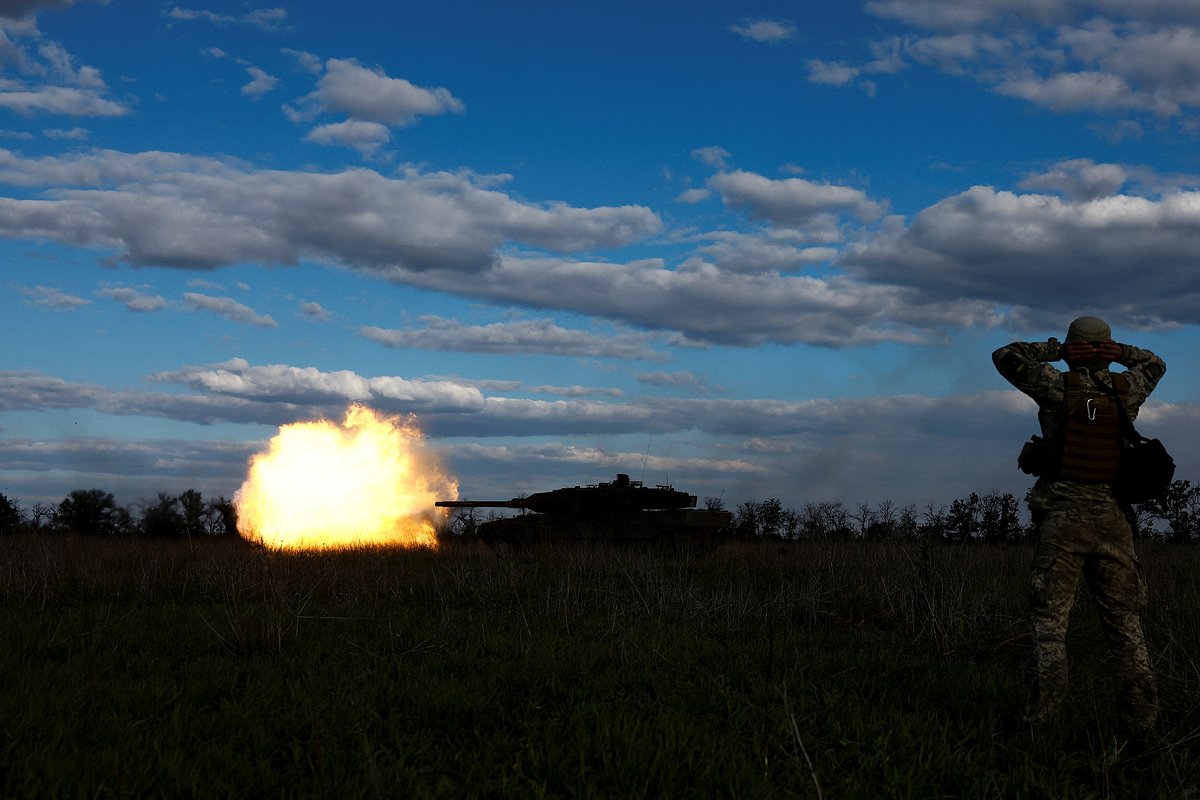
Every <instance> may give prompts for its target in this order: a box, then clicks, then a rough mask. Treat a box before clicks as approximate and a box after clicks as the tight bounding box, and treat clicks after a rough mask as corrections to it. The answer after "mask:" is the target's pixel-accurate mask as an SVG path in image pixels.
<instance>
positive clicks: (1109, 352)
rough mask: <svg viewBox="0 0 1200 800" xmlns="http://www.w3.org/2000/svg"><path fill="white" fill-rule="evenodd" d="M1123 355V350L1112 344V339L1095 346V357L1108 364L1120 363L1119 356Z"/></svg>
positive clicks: (1114, 343)
mask: <svg viewBox="0 0 1200 800" xmlns="http://www.w3.org/2000/svg"><path fill="white" fill-rule="evenodd" d="M1123 355H1125V348H1124V347H1122V346H1121V345H1119V344H1117V343H1116V342H1114V341H1113V340H1112V339H1107V340H1105V341H1103V342H1100V344H1098V345H1096V357H1097V358H1102V359H1104V360H1105V361H1108V362H1109V363H1111V362H1113V361H1120V360H1121V356H1123Z"/></svg>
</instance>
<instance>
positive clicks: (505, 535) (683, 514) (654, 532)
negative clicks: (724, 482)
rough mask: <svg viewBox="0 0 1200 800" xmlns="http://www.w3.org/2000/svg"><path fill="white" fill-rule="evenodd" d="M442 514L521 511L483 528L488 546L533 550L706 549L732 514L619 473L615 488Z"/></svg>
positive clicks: (461, 503)
mask: <svg viewBox="0 0 1200 800" xmlns="http://www.w3.org/2000/svg"><path fill="white" fill-rule="evenodd" d="M435 505H437V506H438V507H440V508H512V509H518V510H520V511H521V513H520V514H517V515H515V516H511V517H500V518H498V519H491V520H488V521H486V522H481V523H480V524H479V528H478V531H479V538H480V539H482V540H483V541H484V542H485V543H487V544H489V545H492V546H496V545H515V546H520V547H529V546H530V545H533V544H536V543H540V542H569V541H595V542H611V543H616V544H620V543H645V544H655V543H662V544H707V543H711V542H714V541H715V540H716V539H717V538H718V537H719V536H720V535H721V534H722V533H723V532H724V531H726V530H728V528H729V525H730V523H731V522H732V520H733V515H731V514H730V513H729V512H728V511H711V510H708V509H697V508H696V507H695V506H696V496H695V495H694V494H688V493H687V492H681V491H678V490H676V489H674V488H672V487H670V486H661V485H659V486H645V485H643V484H642V482H641V481H633V480H630V479H629V476H628V475H626V474H624V473H620V474H618V475H617V477H616V480H614V481H612V482H610V483H599V484H595V485H592V486H573V487H564V488H561V489H553V490H551V491H548V492H535V493H534V494H531V495H528V496H527V497H514V498H513V499H511V500H440V501H438V502H437V503H436V504H435Z"/></svg>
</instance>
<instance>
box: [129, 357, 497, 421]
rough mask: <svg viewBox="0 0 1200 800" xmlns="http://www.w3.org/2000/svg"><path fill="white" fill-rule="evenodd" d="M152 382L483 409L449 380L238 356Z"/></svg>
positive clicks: (249, 395) (297, 400) (312, 401)
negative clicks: (258, 361)
mask: <svg viewBox="0 0 1200 800" xmlns="http://www.w3.org/2000/svg"><path fill="white" fill-rule="evenodd" d="M152 379H153V380H155V381H157V382H160V383H174V384H182V385H185V386H188V387H190V388H192V389H195V390H198V391H202V392H206V393H213V394H217V395H222V396H230V397H237V398H242V399H249V400H261V401H273V402H280V401H282V402H287V403H292V404H296V405H317V406H321V405H324V404H326V403H328V402H329V401H337V402H366V403H386V404H389V405H393V406H394V405H395V404H396V403H404V404H410V405H411V406H412V407H414V408H422V409H440V410H443V411H453V412H462V411H465V410H470V409H474V410H479V409H481V408H482V407H483V403H484V400H483V395H482V394H481V393H480V391H479V390H478V389H476V388H473V387H470V386H464V385H461V384H458V383H454V382H451V381H428V380H409V379H406V378H401V377H397V376H390V375H385V376H379V377H374V378H368V377H364V376H362V375H359V374H358V373H355V372H351V371H349V370H336V371H334V372H323V371H321V370H319V369H316V368H314V367H294V366H290V365H286V364H266V365H262V366H255V365H252V364H250V363H249V362H248V361H246V360H245V359H242V358H235V359H231V360H229V361H227V362H225V363H222V364H214V365H210V366H202V367H184V368H183V369H180V370H176V371H173V372H158V373H155V374H154V375H153V376H152Z"/></svg>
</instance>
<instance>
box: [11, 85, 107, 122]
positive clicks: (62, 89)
mask: <svg viewBox="0 0 1200 800" xmlns="http://www.w3.org/2000/svg"><path fill="white" fill-rule="evenodd" d="M0 108H5V109H8V110H9V111H14V112H16V113H18V114H28V115H32V114H58V115H61V116H65V117H121V116H124V115H125V114H128V113H129V109H128V108H126V107H125V106H123V105H121V104H120V103H116V102H113V101H112V100H106V99H104V98H103V97H100V96H99V94H98V93H97V92H96V91H95V90H93V89H77V88H74V87H70V86H39V87H35V88H31V89H24V90H16V91H0Z"/></svg>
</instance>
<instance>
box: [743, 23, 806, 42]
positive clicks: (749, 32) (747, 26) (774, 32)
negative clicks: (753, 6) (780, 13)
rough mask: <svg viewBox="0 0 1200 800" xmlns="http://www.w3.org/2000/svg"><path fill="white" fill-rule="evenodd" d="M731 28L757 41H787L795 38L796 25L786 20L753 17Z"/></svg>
mask: <svg viewBox="0 0 1200 800" xmlns="http://www.w3.org/2000/svg"><path fill="white" fill-rule="evenodd" d="M729 30H731V31H733V32H734V33H736V34H737V35H738V36H741V37H742V38H744V39H750V40H751V41H755V42H766V43H775V42H785V41H787V40H788V39H791V38H794V37H795V35H796V26H795V25H793V24H792V23H791V22H788V21H786V20H774V19H753V20H746V21H745V22H742V23H740V24H738V25H730V26H729Z"/></svg>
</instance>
